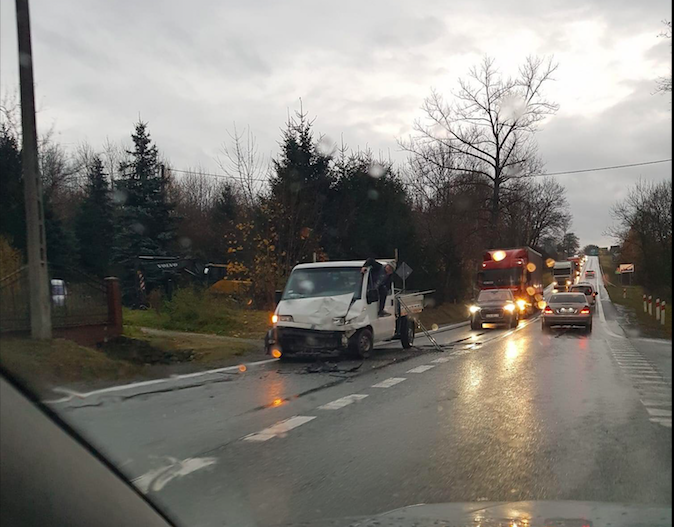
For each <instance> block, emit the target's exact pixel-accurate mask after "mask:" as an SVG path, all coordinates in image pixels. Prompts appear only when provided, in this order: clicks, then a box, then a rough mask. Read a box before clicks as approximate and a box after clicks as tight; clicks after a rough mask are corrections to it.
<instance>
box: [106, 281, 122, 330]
mask: <svg viewBox="0 0 674 527" xmlns="http://www.w3.org/2000/svg"><path fill="white" fill-rule="evenodd" d="M105 285H106V289H107V294H108V324H109V325H110V326H111V330H112V333H113V334H114V336H119V335H121V334H122V329H123V328H122V293H121V290H120V288H119V278H116V277H114V276H109V277H107V278H106V279H105Z"/></svg>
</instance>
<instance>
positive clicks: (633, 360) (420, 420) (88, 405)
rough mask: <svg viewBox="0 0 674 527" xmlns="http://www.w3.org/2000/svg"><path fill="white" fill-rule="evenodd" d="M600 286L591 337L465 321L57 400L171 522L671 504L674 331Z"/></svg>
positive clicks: (530, 323)
mask: <svg viewBox="0 0 674 527" xmlns="http://www.w3.org/2000/svg"><path fill="white" fill-rule="evenodd" d="M589 266H590V267H589V268H595V269H598V262H597V261H596V259H591V260H590V263H589ZM601 294H602V297H603V299H602V309H601V310H600V309H597V310H596V311H595V313H594V317H595V320H594V330H593V332H592V333H591V334H590V335H585V334H581V333H579V332H577V331H574V330H559V331H556V332H553V333H551V334H543V333H542V332H541V328H540V321H539V320H538V319H532V320H527V321H523V322H521V323H520V326H519V327H518V328H517V329H516V330H514V331H513V330H506V329H484V330H482V331H471V330H470V328H468V327H466V326H462V327H458V328H454V329H451V330H447V331H442V332H438V333H435V334H434V335H435V339H436V340H437V342H438V343H439V344H440V346H441V348H442V349H441V350H439V349H436V348H435V347H433V346H431V345H430V342H429V341H428V340H427V339H425V338H424V337H423V336H422V335H419V336H418V338H417V345H418V348H417V349H415V350H412V351H411V352H403V351H402V350H401V349H400V345H399V344H398V343H396V344H390V345H386V346H383V347H380V348H379V349H378V350H377V352H376V353H375V354H374V356H373V358H372V359H368V360H366V361H363V362H360V361H341V362H340V361H328V362H325V363H315V362H292V363H280V362H267V363H263V364H258V365H249V367H248V368H247V369H246V371H239V370H234V371H226V372H220V373H217V374H212V375H205V376H201V377H198V378H195V379H192V380H191V381H190V382H186V381H183V382H177V381H176V382H167V383H163V384H161V385H158V386H157V387H155V388H152V387H145V388H135V389H129V390H121V391H117V392H110V393H103V394H100V395H99V396H96V397H89V398H86V399H84V400H78V401H69V402H68V403H67V404H62V405H58V407H57V408H56V409H57V410H58V411H59V412H60V413H61V414H62V415H64V417H65V418H66V419H67V420H68V421H69V422H71V423H72V424H73V425H74V426H75V427H76V428H77V429H79V430H80V431H82V433H83V435H84V436H85V437H87V438H89V440H90V441H91V442H92V443H93V444H94V445H95V446H97V448H99V449H100V450H102V451H103V452H104V453H105V454H106V455H108V456H109V457H110V458H111V459H112V460H113V461H114V462H115V463H116V464H117V465H118V466H119V467H120V468H121V470H122V471H123V472H124V473H125V474H126V475H127V476H128V477H129V478H131V479H133V480H134V481H135V483H136V485H137V486H138V487H139V488H141V489H142V490H143V492H145V493H146V494H147V495H148V496H149V497H150V498H151V499H153V500H155V501H157V502H158V503H159V504H160V506H164V508H166V509H167V510H168V512H169V514H171V515H172V516H173V517H175V518H176V519H177V520H178V522H179V523H181V524H184V525H200V526H206V525H208V526H210V525H214V526H215V525H218V526H221V525H261V526H266V525H277V524H282V523H299V522H305V521H306V522H311V521H316V520H319V519H324V518H342V517H345V516H359V515H370V514H375V513H380V512H385V511H389V510H392V509H396V508H399V507H403V506H407V505H413V504H417V503H446V502H457V501H469V502H480V501H502V500H503V501H511V500H592V501H607V502H621V503H635V504H657V505H667V506H671V491H672V485H671V452H672V448H671V439H672V436H671V343H669V344H667V343H654V342H649V343H648V345H649V346H651V348H649V347H648V346H646V347H643V346H642V344H643V343H639V342H637V341H631V340H629V339H627V338H625V336H624V333H622V332H621V329H620V326H619V325H618V324H617V322H616V320H614V319H613V318H612V315H611V312H610V308H611V306H610V302H608V297H607V296H606V291H605V290H601ZM604 306H605V309H604ZM653 347H655V348H657V356H658V357H660V358H659V359H658V360H654V359H653V356H654V355H653V354H654V353H655V352H653V349H652V348H653ZM667 351H668V352H669V362H667V357H666V354H667ZM668 366H669V368H670V371H669V372H668V371H666V370H667V367H668ZM400 379H403V380H400ZM160 387H161V389H160ZM667 416H669V417H667Z"/></svg>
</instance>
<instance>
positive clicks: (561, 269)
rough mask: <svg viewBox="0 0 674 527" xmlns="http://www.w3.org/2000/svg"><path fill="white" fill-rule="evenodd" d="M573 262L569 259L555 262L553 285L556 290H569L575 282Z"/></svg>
mask: <svg viewBox="0 0 674 527" xmlns="http://www.w3.org/2000/svg"><path fill="white" fill-rule="evenodd" d="M574 279H575V277H574V270H573V264H572V263H571V262H569V261H564V262H555V264H554V265H553V267H552V280H553V282H552V287H553V291H554V292H560V291H568V290H569V287H571V285H573V283H574Z"/></svg>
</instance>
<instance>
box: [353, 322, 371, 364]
mask: <svg viewBox="0 0 674 527" xmlns="http://www.w3.org/2000/svg"><path fill="white" fill-rule="evenodd" d="M372 345H373V339H372V331H370V330H369V329H367V328H364V329H361V330H360V331H358V332H357V333H356V334H355V335H354V336H353V337H352V340H351V346H350V347H351V352H352V353H353V354H354V355H355V356H356V357H359V358H361V359H367V358H368V357H369V356H370V353H371V352H372Z"/></svg>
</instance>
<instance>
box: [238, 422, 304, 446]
mask: <svg viewBox="0 0 674 527" xmlns="http://www.w3.org/2000/svg"><path fill="white" fill-rule="evenodd" d="M314 419H316V416H310V415H296V416H294V417H291V418H289V419H286V420H285V421H280V422H278V423H276V424H275V425H273V426H270V427H269V428H265V429H264V430H262V431H260V432H256V433H254V434H249V435H247V436H246V437H244V438H243V441H256V442H259V441H268V440H269V439H272V438H273V437H276V436H279V435H282V434H285V433H286V432H289V431H290V430H292V429H293V428H297V427H298V426H302V425H303V424H305V423H308V422H309V421H313V420H314Z"/></svg>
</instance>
